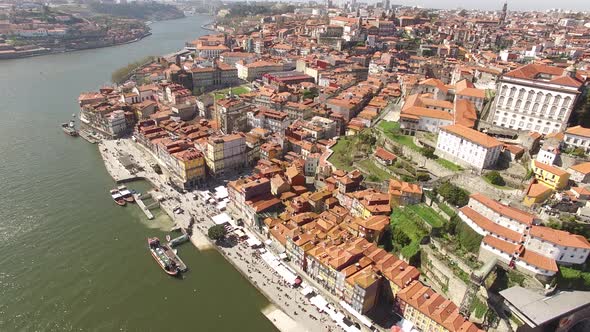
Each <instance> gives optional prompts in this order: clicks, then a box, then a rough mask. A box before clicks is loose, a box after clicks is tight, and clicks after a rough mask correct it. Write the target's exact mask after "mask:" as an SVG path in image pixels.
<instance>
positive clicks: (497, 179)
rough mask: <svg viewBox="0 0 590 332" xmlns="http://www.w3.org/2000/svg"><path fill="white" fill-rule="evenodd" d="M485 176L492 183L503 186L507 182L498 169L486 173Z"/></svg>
mask: <svg viewBox="0 0 590 332" xmlns="http://www.w3.org/2000/svg"><path fill="white" fill-rule="evenodd" d="M484 177H485V178H486V179H487V180H488V181H489V182H490V183H491V184H494V185H497V186H503V185H505V184H506V181H504V178H503V177H502V175H500V172H498V171H491V172H488V173H486V174H485V175H484Z"/></svg>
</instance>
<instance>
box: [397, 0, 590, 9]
mask: <svg viewBox="0 0 590 332" xmlns="http://www.w3.org/2000/svg"><path fill="white" fill-rule="evenodd" d="M391 3H392V4H400V5H409V6H416V5H419V6H422V7H427V8H465V9H486V10H489V9H500V8H502V5H503V4H504V0H391ZM552 8H561V9H564V10H565V9H571V10H579V11H590V1H588V0H559V1H556V0H508V10H511V9H512V10H546V9H552Z"/></svg>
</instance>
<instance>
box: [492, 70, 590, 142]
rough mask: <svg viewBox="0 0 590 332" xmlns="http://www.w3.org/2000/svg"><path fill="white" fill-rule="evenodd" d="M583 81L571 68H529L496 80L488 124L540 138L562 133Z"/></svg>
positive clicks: (509, 73) (515, 71)
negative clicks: (536, 135)
mask: <svg viewBox="0 0 590 332" xmlns="http://www.w3.org/2000/svg"><path fill="white" fill-rule="evenodd" d="M582 84H583V80H582V78H581V77H580V76H579V75H577V74H576V70H575V68H573V67H569V68H567V69H565V70H564V69H562V68H558V67H551V66H546V65H539V64H529V65H526V66H523V67H520V68H518V69H515V70H513V71H510V72H508V73H506V74H504V76H502V77H501V78H500V80H499V83H498V87H497V95H496V100H495V102H494V105H493V108H492V112H490V116H489V117H488V122H490V123H492V124H493V125H495V126H498V127H503V128H508V129H514V130H531V131H536V132H539V133H543V134H548V133H555V132H561V131H563V130H565V127H566V124H567V121H568V119H569V117H570V114H571V112H572V110H573V107H574V104H575V102H576V99H577V97H578V95H579V93H580V88H581V87H582Z"/></svg>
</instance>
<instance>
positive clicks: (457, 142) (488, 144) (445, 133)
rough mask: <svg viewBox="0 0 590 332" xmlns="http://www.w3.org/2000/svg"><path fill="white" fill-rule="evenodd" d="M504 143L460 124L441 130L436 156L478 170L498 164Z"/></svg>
mask: <svg viewBox="0 0 590 332" xmlns="http://www.w3.org/2000/svg"><path fill="white" fill-rule="evenodd" d="M501 150H502V143H501V142H500V141H498V140H497V139H495V138H493V137H490V136H488V135H486V134H484V133H481V132H479V131H477V130H474V129H471V128H467V127H465V126H462V125H460V124H455V125H450V126H444V127H441V128H440V132H439V134H438V141H437V142H436V154H437V155H438V156H441V157H443V158H445V159H449V160H451V161H454V162H457V163H459V164H462V165H464V166H467V167H473V168H475V169H478V170H482V169H484V168H490V167H492V166H494V165H495V164H496V162H497V161H498V157H499V156H500V152H501Z"/></svg>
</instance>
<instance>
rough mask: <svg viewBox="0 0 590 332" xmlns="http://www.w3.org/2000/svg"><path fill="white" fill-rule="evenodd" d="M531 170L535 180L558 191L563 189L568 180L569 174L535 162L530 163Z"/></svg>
mask: <svg viewBox="0 0 590 332" xmlns="http://www.w3.org/2000/svg"><path fill="white" fill-rule="evenodd" d="M531 169H532V170H533V174H534V175H535V178H536V179H537V180H538V181H539V182H540V183H542V184H544V185H545V186H547V187H549V188H551V189H553V190H559V189H563V188H565V186H567V183H568V181H569V178H570V174H569V173H568V172H566V171H564V170H562V169H560V168H557V167H555V166H551V165H547V164H544V163H541V162H539V161H537V160H533V161H531Z"/></svg>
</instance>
